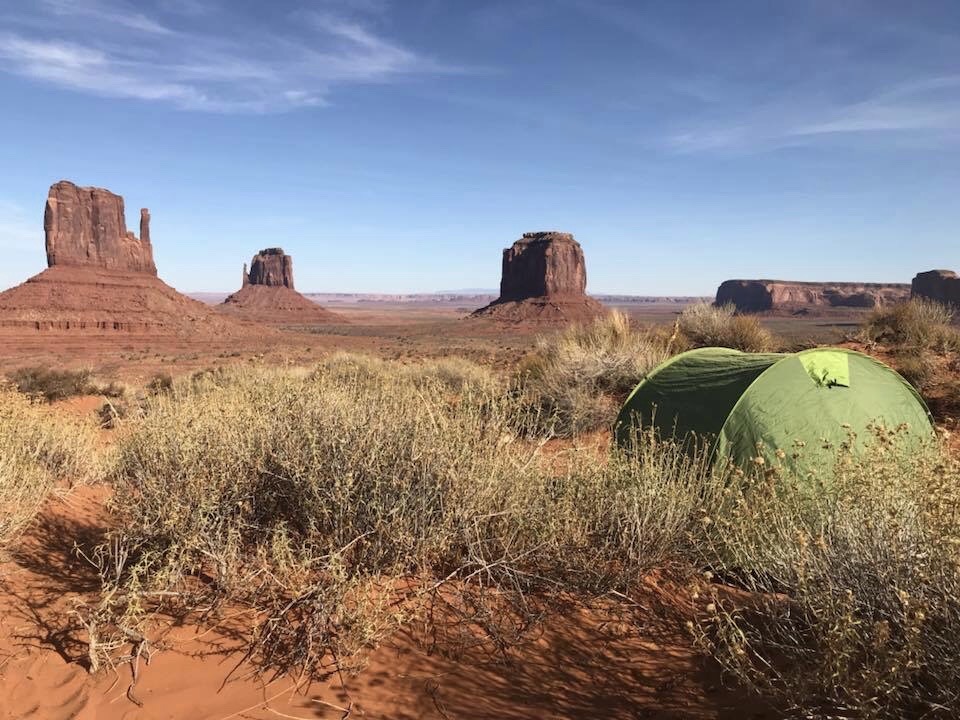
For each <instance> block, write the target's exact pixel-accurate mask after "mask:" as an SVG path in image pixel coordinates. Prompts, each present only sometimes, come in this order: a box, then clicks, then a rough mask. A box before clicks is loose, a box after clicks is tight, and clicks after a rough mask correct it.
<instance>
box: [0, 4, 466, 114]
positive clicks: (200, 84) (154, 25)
mask: <svg viewBox="0 0 960 720" xmlns="http://www.w3.org/2000/svg"><path fill="white" fill-rule="evenodd" d="M226 7H227V6H222V7H220V8H218V7H217V6H216V5H206V4H204V5H203V6H201V5H198V4H197V3H195V2H194V1H193V0H157V2H156V3H155V4H154V5H152V6H151V8H150V11H147V10H142V9H140V8H139V7H138V8H133V7H132V6H131V5H128V4H126V3H123V2H120V0H80V1H79V2H68V1H67V0H40V2H39V3H38V4H37V5H36V6H35V8H34V9H33V10H31V11H20V12H15V13H8V14H7V15H5V16H4V17H2V20H3V21H4V22H3V25H4V26H5V32H2V33H0V70H5V71H7V72H10V73H14V74H17V75H21V76H24V77H28V78H32V79H34V80H38V81H42V82H45V83H50V84H54V85H57V86H60V87H63V88H67V89H70V90H75V91H80V92H85V93H90V94H96V95H101V96H106V97H117V98H133V99H138V100H150V101H165V102H169V103H172V104H174V105H175V106H177V107H179V108H181V109H184V110H197V111H209V112H254V113H255V112H277V111H284V110H290V109H295V108H300V107H308V106H316V105H322V104H325V103H326V102H327V98H328V96H329V95H330V93H331V92H332V90H333V89H334V88H336V87H337V86H341V85H347V84H356V83H385V82H392V81H395V80H397V79H399V78H402V77H410V76H416V75H427V74H437V73H446V72H455V71H457V69H456V68H454V67H451V66H447V65H443V64H441V63H440V62H438V61H436V60H433V59H431V58H429V57H426V56H423V55H421V54H420V53H418V52H417V51H415V50H413V49H411V48H408V47H405V46H403V45H402V44H400V43H397V42H394V41H392V40H390V39H388V38H387V37H386V36H384V35H383V34H381V33H380V32H378V31H377V30H376V29H375V27H374V25H373V24H372V22H371V20H370V18H371V14H377V13H380V12H381V10H382V7H383V5H382V2H381V1H380V0H323V1H322V2H314V3H312V4H311V8H312V9H309V10H307V9H298V10H296V11H293V12H290V13H288V14H287V15H282V14H278V13H276V12H274V11H273V10H272V8H271V9H270V12H269V13H268V14H267V17H261V18H253V17H239V16H237V14H236V13H235V12H234V13H232V14H231V13H228V12H227V9H226Z"/></svg>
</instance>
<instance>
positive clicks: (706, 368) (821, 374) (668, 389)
mask: <svg viewBox="0 0 960 720" xmlns="http://www.w3.org/2000/svg"><path fill="white" fill-rule="evenodd" d="M871 423H880V424H883V425H884V426H885V427H887V428H895V427H898V426H900V425H901V424H906V425H907V426H908V427H909V428H910V437H911V438H927V437H929V436H930V434H931V432H932V425H931V421H930V413H929V411H928V410H927V407H926V405H925V404H924V402H923V400H922V399H921V397H920V396H919V395H918V394H917V392H916V390H914V389H913V387H912V386H911V385H909V384H908V383H907V382H906V381H905V380H904V379H903V378H902V377H901V376H900V375H899V374H897V373H896V372H895V371H894V370H892V369H891V368H889V367H887V366H886V365H884V364H883V363H881V362H879V361H877V360H874V359H873V358H871V357H869V356H867V355H864V354H862V353H858V352H855V351H853V350H846V349H842V348H822V349H813V350H804V351H803V352H799V353H744V352H740V351H738V350H730V349H728V348H717V347H710V348H699V349H697V350H690V351H689V352H685V353H681V354H679V355H676V356H674V357H672V358H670V359H669V360H667V361H666V362H664V363H661V364H660V365H659V366H657V367H656V368H654V369H653V370H652V371H651V372H650V373H649V374H648V375H647V376H646V377H645V378H644V379H643V381H641V382H640V384H639V385H637V387H636V388H635V389H634V391H633V392H632V393H631V394H630V397H628V398H627V401H626V402H625V403H624V405H623V409H622V410H621V411H620V415H619V417H618V418H617V424H616V428H615V432H616V437H617V442H618V443H619V444H620V445H621V446H625V445H627V444H629V442H630V441H631V438H632V437H634V434H635V432H636V428H638V427H653V428H655V429H657V430H658V431H659V433H660V435H661V436H662V437H666V436H674V437H677V438H685V439H689V438H690V437H697V438H701V439H703V441H705V442H709V443H711V445H712V448H713V453H714V458H715V461H720V460H722V461H723V462H726V461H727V459H730V460H732V461H733V462H734V463H736V464H738V465H741V466H745V465H746V464H748V463H749V462H750V461H751V460H752V459H753V458H755V457H756V456H757V448H758V445H762V447H763V448H764V449H765V450H766V452H768V453H769V452H773V451H775V450H777V449H780V450H783V451H784V452H785V453H786V462H787V463H792V464H793V465H794V467H795V469H799V470H802V471H804V472H809V471H813V472H819V471H823V470H824V469H825V468H826V467H827V466H828V465H829V467H832V466H833V463H834V462H835V461H836V453H837V447H838V446H839V445H840V443H843V442H845V441H847V439H848V437H849V433H850V431H851V430H852V431H853V432H855V433H856V436H857V443H856V446H861V445H862V443H863V442H864V440H865V439H866V438H867V436H868V435H869V432H868V430H867V426H868V425H870V424H871ZM796 441H802V443H803V447H802V450H800V451H799V452H800V456H799V457H796V458H795V457H793V455H794V453H795V448H796V447H797V442H796Z"/></svg>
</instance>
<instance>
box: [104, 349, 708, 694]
mask: <svg viewBox="0 0 960 720" xmlns="http://www.w3.org/2000/svg"><path fill="white" fill-rule="evenodd" d="M331 366H332V367H327V366H321V367H319V368H317V369H316V370H314V371H312V372H302V371H292V370H291V371H277V370H263V369H252V370H251V369H248V370H238V371H230V372H227V373H222V374H220V376H219V378H218V382H217V383H208V384H206V385H202V386H197V385H196V384H195V385H193V386H192V387H188V386H183V387H180V388H179V389H178V390H176V391H175V392H174V393H172V394H165V395H160V396H156V397H154V398H151V399H150V400H148V402H147V412H146V415H145V417H144V418H143V419H142V420H140V421H138V423H137V425H136V427H134V428H132V430H131V432H130V433H129V434H128V435H127V436H126V437H125V438H124V439H123V441H122V442H121V446H120V450H119V455H118V463H117V466H116V469H115V472H114V479H113V482H114V485H115V501H114V507H113V510H114V512H115V513H116V516H117V518H118V519H119V526H118V527H117V529H116V530H115V531H114V532H113V534H112V537H111V539H110V541H109V542H108V543H107V544H106V545H105V546H104V547H103V548H101V551H100V555H99V557H100V563H101V570H102V572H103V579H104V600H103V603H102V604H101V607H100V608H97V609H95V610H94V611H92V613H91V615H90V618H88V622H89V623H90V624H96V625H98V626H99V628H100V629H99V631H98V632H99V636H100V637H101V638H106V637H109V636H110V634H111V632H113V633H118V632H120V629H121V628H126V629H128V630H130V629H134V631H136V632H139V629H138V628H139V627H140V625H141V623H142V621H143V618H144V614H145V613H147V612H148V611H149V610H150V609H151V608H152V607H154V605H153V604H152V603H151V602H149V598H151V597H155V596H152V595H150V593H157V592H161V593H164V594H165V595H164V597H176V598H177V599H178V601H179V604H180V605H181V606H182V607H197V606H203V607H211V606H215V605H216V604H217V603H220V602H229V603H231V604H234V605H236V604H240V605H244V606H248V607H252V608H255V609H256V610H258V611H259V617H262V618H263V621H262V622H260V623H259V624H258V625H257V626H256V628H255V629H254V632H253V637H252V639H251V646H250V647H251V657H252V658H254V659H255V660H256V661H258V662H259V663H261V664H262V665H263V666H265V667H271V668H279V669H281V670H293V669H297V670H302V671H306V672H308V673H310V674H313V675H322V674H323V673H324V672H326V671H328V670H329V669H330V667H331V663H334V664H337V665H338V666H339V665H343V664H345V663H348V662H349V661H350V660H351V659H352V658H355V657H360V656H362V651H363V650H364V649H365V648H367V647H369V646H371V645H374V644H376V643H377V642H378V641H379V640H380V639H381V638H382V637H383V636H384V635H386V634H388V633H390V632H392V631H393V630H394V629H395V628H396V627H397V626H398V625H401V624H404V623H408V622H411V621H414V620H417V619H420V620H425V619H426V613H427V610H426V606H427V604H428V603H431V602H435V601H437V599H438V598H439V597H442V598H443V599H444V602H445V603H448V604H449V603H451V602H452V601H451V597H452V595H453V596H455V597H456V598H457V599H458V600H457V601H455V602H453V605H455V606H456V607H457V608H459V609H460V610H464V611H465V609H466V608H469V609H470V612H469V615H470V617H471V618H474V619H476V618H478V617H482V618H484V620H483V623H482V627H483V629H484V630H485V631H486V632H487V633H488V634H490V636H491V637H495V638H497V639H495V642H496V643H500V644H501V645H503V644H504V643H509V642H511V641H510V640H504V637H503V633H507V631H506V629H505V628H506V627H507V626H511V627H512V628H513V629H512V630H510V632H509V633H507V634H508V635H509V634H510V633H514V632H516V628H517V627H526V626H527V625H529V624H530V623H532V622H534V621H535V620H536V618H537V617H538V616H537V613H536V612H535V611H534V610H533V608H534V607H535V606H536V603H529V602H528V599H529V598H530V597H531V596H536V597H538V598H540V599H548V598H550V597H552V596H559V595H561V594H566V593H570V592H574V593H579V594H582V596H583V597H584V598H585V599H587V598H589V597H595V596H596V595H603V594H606V593H609V592H611V591H614V590H616V591H617V592H620V593H624V594H629V592H630V590H631V587H632V586H633V585H634V584H635V583H636V582H638V580H639V578H640V577H642V575H643V574H644V572H646V571H647V570H648V569H650V568H651V567H655V566H659V567H663V566H665V565H671V564H676V563H677V562H678V559H679V557H680V555H679V554H678V549H679V548H681V547H686V545H687V543H688V542H689V538H690V537H691V532H692V529H693V528H695V527H697V526H698V523H699V520H700V518H701V517H702V515H703V510H702V505H703V502H704V483H703V482H702V477H703V474H704V473H705V472H706V470H705V467H704V466H703V465H702V464H699V465H698V461H697V460H695V459H691V458H689V457H688V456H687V455H686V454H684V453H682V452H681V451H679V450H678V449H677V448H675V447H673V446H672V445H664V444H660V443H658V442H657V441H656V440H655V439H654V438H652V437H648V438H647V442H641V443H640V445H639V446H640V448H641V450H640V451H639V452H637V453H636V454H634V455H632V456H631V457H629V458H627V457H620V456H616V457H614V458H612V459H611V460H610V461H609V462H598V459H597V456H596V454H595V452H594V451H586V450H583V451H577V450H571V451H569V452H567V453H565V454H563V455H561V456H557V455H551V458H550V463H549V464H547V465H545V464H542V463H541V462H540V457H539V445H538V444H537V443H532V442H528V441H525V440H521V439H520V435H519V434H518V433H517V431H516V428H515V420H514V418H513V417H512V413H513V412H514V408H513V406H512V405H511V404H510V401H509V399H505V398H504V396H503V395H502V393H495V392H489V391H485V390H477V391H475V390H473V389H468V390H465V391H464V392H463V393H460V394H458V395H451V393H450V388H449V383H447V382H445V381H444V380H443V379H442V378H437V377H435V375H436V373H435V368H433V367H432V366H430V365H428V366H426V367H425V368H424V369H423V371H422V372H415V371H414V370H411V369H409V368H403V367H401V366H396V365H392V366H390V365H386V364H384V365H380V364H379V363H377V362H372V363H367V362H365V361H363V360H361V359H357V358H353V359H351V358H344V357H340V358H338V359H337V360H336V361H335V362H333V363H331ZM378 368H379V369H378ZM457 384H460V383H459V381H458V383H457ZM450 588H455V591H453V592H452V594H451V592H443V593H442V594H441V589H444V590H449V589H450ZM170 593H173V595H169V594H170ZM545 601H546V600H545ZM491 603H492V604H491ZM493 607H495V608H496V609H497V611H496V612H493V610H492V609H491V608H493ZM484 608H485V610H484ZM508 617H509V618H510V619H509V620H508V619H507V618H508ZM111 627H112V628H113V629H112V630H111V629H110V628H111ZM510 636H511V637H512V635H510ZM112 646H113V645H112V644H111V643H109V642H107V643H106V645H105V646H104V647H106V648H109V647H112Z"/></svg>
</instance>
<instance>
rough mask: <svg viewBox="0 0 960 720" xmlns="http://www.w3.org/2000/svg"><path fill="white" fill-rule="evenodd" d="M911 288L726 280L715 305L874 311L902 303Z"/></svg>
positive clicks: (742, 309) (749, 308)
mask: <svg viewBox="0 0 960 720" xmlns="http://www.w3.org/2000/svg"><path fill="white" fill-rule="evenodd" d="M909 297H910V286H909V285H906V284H899V283H853V282H795V281H790V280H725V281H724V282H723V283H721V284H720V287H719V288H718V289H717V297H716V304H717V305H727V304H733V305H734V306H735V307H736V308H737V310H739V311H740V312H769V311H773V312H776V311H778V310H783V311H789V312H795V311H797V310H806V309H816V308H873V307H879V306H882V305H890V304H893V303H897V302H903V301H904V300H906V299H908V298H909Z"/></svg>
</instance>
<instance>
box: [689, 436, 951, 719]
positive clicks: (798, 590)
mask: <svg viewBox="0 0 960 720" xmlns="http://www.w3.org/2000/svg"><path fill="white" fill-rule="evenodd" d="M902 432H903V431H902V430H898V431H885V430H882V429H877V430H876V431H875V434H874V438H873V441H872V442H873V449H872V451H871V452H870V453H868V454H867V455H866V456H865V457H864V458H861V459H858V460H855V459H854V458H853V457H852V456H850V455H848V454H844V453H841V455H840V459H839V462H838V466H837V471H836V473H835V477H833V478H832V479H831V490H830V492H827V491H825V490H822V489H821V491H820V492H815V493H806V494H802V493H799V492H796V491H795V490H790V489H789V488H796V487H798V484H797V483H796V482H791V481H790V478H789V477H786V476H785V475H786V474H787V473H786V471H785V470H784V469H782V468H776V467H774V468H768V469H766V471H765V472H759V473H757V475H756V476H755V477H753V478H749V479H744V481H743V483H741V484H739V485H738V486H736V487H735V488H732V492H731V493H730V494H729V495H728V497H727V498H726V499H725V502H724V503H723V504H722V505H721V506H720V507H719V508H718V510H717V513H716V516H715V520H716V522H715V523H713V524H712V525H711V528H710V530H711V533H710V536H709V538H708V539H707V541H706V542H705V543H704V548H706V549H707V552H706V553H705V555H704V557H705V559H706V561H707V563H708V564H709V566H710V567H711V568H712V569H713V570H714V571H715V572H718V573H720V575H721V577H724V578H725V579H726V580H727V581H728V582H734V583H735V584H737V585H740V586H741V587H743V588H745V589H746V590H748V591H749V592H750V595H749V596H747V597H743V596H732V597H731V596H730V595H729V593H724V592H722V591H718V592H717V593H715V594H714V595H713V597H711V598H709V599H708V600H707V601H706V602H708V603H709V604H708V605H707V613H706V615H707V618H708V619H707V620H706V621H705V622H704V623H703V624H702V625H701V632H702V634H701V636H700V639H701V641H702V642H703V643H704V645H705V646H706V647H707V648H708V649H709V650H710V651H711V652H713V653H714V655H715V656H716V657H717V658H718V660H720V662H721V664H723V666H724V667H725V668H726V669H727V670H728V671H730V672H731V673H732V674H733V675H734V676H735V677H737V678H738V679H739V680H740V681H741V682H743V683H745V684H746V685H748V686H751V687H753V688H755V689H756V690H758V691H759V692H761V693H762V694H764V695H767V696H768V697H773V698H776V699H778V700H779V701H780V702H781V703H783V704H784V705H785V706H786V707H789V708H792V709H793V710H794V711H795V712H796V714H797V716H800V717H861V718H901V717H908V716H909V717H956V716H957V714H958V713H960V695H958V688H960V644H958V642H957V639H958V638H960V562H958V559H957V558H958V555H957V547H958V546H960V463H958V462H957V460H956V459H954V458H951V457H949V456H948V455H947V454H946V453H945V452H944V451H942V450H940V449H939V448H937V447H929V448H928V449H927V450H926V451H922V452H917V451H916V450H915V449H913V450H911V451H909V452H908V451H904V450H901V449H900V447H901V444H902V443H903V441H904V440H905V438H904V437H903V435H902ZM911 447H912V446H911Z"/></svg>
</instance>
